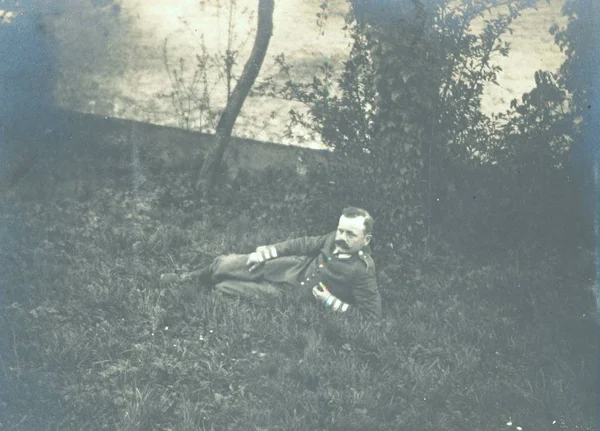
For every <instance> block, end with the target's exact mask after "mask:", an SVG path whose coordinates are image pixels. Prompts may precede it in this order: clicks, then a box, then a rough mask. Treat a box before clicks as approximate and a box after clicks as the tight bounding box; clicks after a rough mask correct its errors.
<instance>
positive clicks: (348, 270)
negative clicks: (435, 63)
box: [161, 207, 381, 319]
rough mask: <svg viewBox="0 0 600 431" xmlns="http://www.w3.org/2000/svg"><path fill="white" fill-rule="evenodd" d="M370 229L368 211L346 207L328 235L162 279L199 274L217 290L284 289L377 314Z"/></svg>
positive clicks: (341, 309)
mask: <svg viewBox="0 0 600 431" xmlns="http://www.w3.org/2000/svg"><path fill="white" fill-rule="evenodd" d="M372 231H373V218H372V217H371V215H370V214H369V213H368V212H367V211H365V210H363V209H361V208H354V207H349V208H345V209H344V211H343V212H342V216H341V217H340V220H339V224H338V227H337V230H336V231H334V232H331V233H329V234H327V235H323V236H316V237H303V238H296V239H291V240H288V241H284V242H280V243H277V244H272V245H266V246H260V247H258V248H257V249H256V251H254V252H253V253H251V254H249V255H239V254H233V255H228V256H219V257H217V258H216V259H215V260H214V261H213V262H212V263H211V264H210V265H209V266H208V267H207V268H204V269H202V270H199V271H194V272H190V273H184V274H182V275H179V276H178V275H175V274H163V275H162V276H161V279H162V280H163V281H176V280H181V281H183V280H189V279H192V278H198V279H199V280H200V282H201V283H202V284H205V285H209V286H214V288H215V290H217V291H220V292H223V293H226V294H233V295H242V296H261V295H264V294H267V295H273V296H280V295H281V294H285V293H288V294H291V295H292V296H293V297H296V298H297V299H304V298H310V297H311V294H312V296H313V297H314V298H316V300H317V302H319V303H320V304H322V305H323V306H324V307H325V308H327V309H328V310H332V311H334V312H338V313H350V314H354V313H355V312H358V313H360V314H361V315H363V316H364V317H367V318H369V319H380V318H381V297H380V296H379V291H378V288H377V281H376V278H375V265H374V263H373V259H372V258H371V249H370V247H369V243H370V242H371V237H372V236H371V235H372ZM354 310H356V311H354Z"/></svg>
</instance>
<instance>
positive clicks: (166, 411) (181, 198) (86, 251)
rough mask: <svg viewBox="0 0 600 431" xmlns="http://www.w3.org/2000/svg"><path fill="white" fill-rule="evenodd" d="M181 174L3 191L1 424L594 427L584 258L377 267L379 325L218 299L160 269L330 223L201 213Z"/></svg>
mask: <svg viewBox="0 0 600 431" xmlns="http://www.w3.org/2000/svg"><path fill="white" fill-rule="evenodd" d="M185 175H186V174H183V173H171V174H165V173H162V174H161V175H156V176H151V175H148V181H147V183H145V184H143V185H140V186H135V187H133V186H131V184H128V183H126V182H125V183H118V182H117V181H116V180H111V181H108V180H107V181H106V182H105V183H104V184H103V187H102V188H100V189H99V190H97V191H95V192H93V193H90V194H86V195H78V196H77V195H75V194H74V193H70V192H67V193H63V194H62V195H61V193H60V191H59V190H58V189H56V190H55V193H54V194H46V196H45V197H44V198H42V197H41V196H39V195H38V194H36V193H38V192H36V190H38V189H36V188H35V187H39V186H34V182H33V181H30V182H29V183H22V184H19V185H18V186H16V187H15V189H13V191H12V192H11V193H12V194H7V195H5V196H4V198H3V208H4V211H3V229H4V231H3V240H2V241H3V247H2V255H1V259H2V268H3V271H4V273H3V292H2V296H3V298H4V304H2V306H3V309H2V320H1V325H2V328H1V330H0V334H5V337H4V339H3V340H1V341H3V342H4V346H5V347H6V348H5V349H3V350H2V362H1V367H0V376H1V377H0V382H4V383H3V384H2V388H1V389H0V430H11V431H17V430H23V431H25V430H27V431H31V430H61V431H64V430H104V429H108V430H140V431H145V430H173V431H175V430H178V431H179V430H244V431H246V430H269V431H272V430H282V431H283V430H285V431H294V430H311V431H313V430H314V431H318V430H323V431H324V430H327V431H334V430H339V431H351V430H356V431H370V430H373V431H375V430H381V431H383V430H389V431H397V430H415V431H416V430H419V431H427V430H431V431H440V430H456V431H459V430H461V431H462V430H511V431H512V430H519V429H522V430H550V429H565V430H592V429H593V423H594V422H593V420H594V414H595V407H596V400H595V390H596V382H595V373H596V360H597V351H596V350H597V345H598V342H597V340H598V333H597V329H596V327H595V323H594V320H593V318H592V315H593V304H594V302H593V299H592V295H591V292H590V290H589V289H588V288H586V286H588V287H589V286H590V285H591V280H589V277H588V276H587V273H586V268H587V267H588V264H591V260H590V259H589V256H588V257H587V258H586V257H585V255H584V254H582V256H581V258H580V259H579V261H580V262H583V263H582V264H581V265H580V268H583V269H579V270H577V269H573V268H572V269H571V271H559V270H558V269H557V268H558V267H559V266H558V265H556V264H555V262H554V261H553V260H552V258H551V257H547V258H543V259H542V258H538V259H529V260H527V261H515V262H506V261H494V260H492V259H489V261H488V262H486V263H484V264H474V263H473V260H472V259H470V258H469V256H460V255H458V254H457V253H453V252H452V247H451V246H447V247H446V248H445V250H447V251H446V252H444V253H442V252H440V253H437V254H436V255H433V256H430V257H429V258H428V259H427V261H425V260H423V262H422V263H420V262H419V261H418V260H417V261H416V263H414V262H412V263H410V264H407V263H406V262H403V261H401V260H399V259H392V258H389V257H388V258H387V259H385V261H386V262H388V263H387V264H386V265H381V266H379V268H378V269H379V271H378V278H379V284H380V288H381V290H382V295H383V298H384V313H385V319H384V321H383V322H382V324H381V325H371V326H368V325H364V324H361V323H358V322H350V321H347V320H346V319H345V318H344V317H340V316H336V315H332V314H329V313H327V312H326V311H325V310H324V309H321V308H319V307H317V306H316V305H313V304H292V303H286V302H280V303H277V304H267V303H250V302H246V301H242V300H239V299H235V298H224V297H220V296H217V295H216V294H213V293H211V292H208V291H206V290H204V289H201V288H200V287H199V286H197V285H195V284H192V283H183V284H169V285H164V284H161V283H160V282H159V276H160V274H161V273H164V272H172V271H181V270H190V269H193V268H196V267H199V266H201V265H203V264H206V263H208V262H209V261H210V260H211V259H212V258H213V257H215V256H217V255H219V254H222V253H229V252H234V251H235V252H244V251H249V250H251V249H253V248H254V247H255V246H256V245H260V244H263V243H267V242H270V241H275V240H283V239H286V238H288V237H292V236H295V235H304V234H321V233H324V232H322V231H317V232H311V229H310V226H315V225H319V223H320V226H327V225H329V224H331V227H332V228H333V226H334V224H335V222H336V221H335V220H320V219H319V215H318V214H315V213H293V214H292V213H290V214H278V217H277V218H272V217H271V216H270V215H269V214H270V213H269V212H268V206H265V205H266V204H257V205H256V206H248V207H247V208H246V209H243V208H242V209H235V210H232V205H231V202H230V201H227V200H226V199H225V198H223V199H221V200H216V201H214V202H211V203H207V202H198V201H195V200H194V198H193V197H192V196H191V195H190V194H189V192H188V191H187V190H188V184H189V178H188V177H186V176H185ZM150 183H152V184H153V185H151V186H150V185H149V184H150ZM46 190H47V189H46ZM65 190H68V189H67V188H65ZM252 192H253V193H257V194H260V190H253V191H252ZM261 205H262V206H261ZM313 221H314V223H313ZM441 249H443V248H441ZM379 257H380V258H381V259H380V260H384V259H383V257H382V256H379ZM375 259H376V262H377V255H376V256H375ZM586 259H587V260H586ZM588 260H589V262H588ZM425 262H427V263H426V264H425Z"/></svg>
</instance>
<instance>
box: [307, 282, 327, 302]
mask: <svg viewBox="0 0 600 431" xmlns="http://www.w3.org/2000/svg"><path fill="white" fill-rule="evenodd" d="M312 294H313V296H314V297H315V298H317V300H318V301H319V302H321V303H323V304H324V303H325V301H327V299H328V298H329V297H330V296H331V293H329V289H327V287H326V286H325V285H324V284H323V283H321V282H319V284H318V285H316V286H315V287H313V288H312Z"/></svg>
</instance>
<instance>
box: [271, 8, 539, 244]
mask: <svg viewBox="0 0 600 431" xmlns="http://www.w3.org/2000/svg"><path fill="white" fill-rule="evenodd" d="M534 3H535V2H533V1H510V2H502V4H503V5H504V7H505V8H504V9H500V12H499V13H497V14H496V16H495V17H494V18H490V19H487V20H486V21H485V25H484V27H483V30H482V32H481V33H479V34H474V33H472V32H471V31H470V26H471V24H472V23H473V21H474V20H475V19H479V18H484V17H485V15H486V13H487V12H488V11H490V10H491V9H492V8H494V7H495V6H499V5H500V2H489V1H470V2H463V3H456V2H410V1H404V2H389V4H388V3H384V4H383V5H378V6H377V11H376V10H375V9H372V10H371V9H369V6H368V4H367V3H366V2H358V1H357V2H352V4H353V7H354V20H351V21H350V22H349V26H350V31H351V35H352V41H353V47H352V51H351V53H350V58H349V59H348V60H347V61H346V62H345V65H344V72H343V74H342V76H341V78H340V79H339V81H338V83H337V87H336V88H335V90H332V91H329V90H328V89H325V88H324V86H323V82H322V81H321V80H320V79H318V78H317V77H316V76H315V77H314V78H313V81H312V82H311V83H308V84H303V83H298V82H293V81H291V80H289V81H288V82H287V84H286V85H285V87H284V88H282V89H279V92H280V94H281V95H282V96H283V97H285V98H289V99H292V100H298V101H301V102H303V103H304V104H305V105H306V106H307V110H306V112H300V111H292V112H291V121H290V125H289V129H288V132H289V133H291V130H292V129H293V128H294V126H296V125H297V124H300V125H302V126H304V127H305V128H308V129H309V130H312V131H313V136H312V138H315V137H317V136H319V135H320V136H321V137H322V139H323V141H324V142H325V143H326V144H327V145H329V146H330V147H331V148H332V149H333V150H334V160H336V163H332V168H331V172H330V174H331V178H335V179H336V180H337V181H336V182H337V183H338V185H339V186H340V188H343V189H344V190H345V191H344V193H348V191H351V192H350V194H351V196H353V197H354V198H357V199H360V200H362V201H364V202H365V206H367V207H368V208H370V209H372V211H373V212H374V214H375V215H376V217H377V218H378V220H380V221H381V223H382V224H384V225H386V226H389V227H390V228H392V226H393V231H390V232H387V235H385V236H386V238H389V239H390V240H392V243H393V244H394V245H395V246H397V247H400V248H405V249H407V250H408V249H413V250H414V247H415V246H417V247H418V246H420V245H423V243H424V242H427V241H428V240H429V239H431V235H433V229H434V228H435V224H436V222H437V221H439V219H440V218H443V214H444V212H443V210H442V209H441V206H440V205H439V204H438V202H439V200H440V199H439V198H440V197H443V196H446V195H447V194H448V184H452V183H458V182H460V179H461V178H460V177H461V175H462V172H463V169H464V167H465V166H468V165H477V164H478V163H479V161H478V159H477V154H476V149H479V150H481V147H479V148H477V144H478V143H481V142H482V141H485V144H484V145H488V143H489V141H490V139H491V138H492V135H493V127H492V126H493V124H492V123H491V122H490V120H489V119H488V118H486V117H485V116H483V115H482V114H481V113H480V112H479V108H480V99H481V95H482V91H483V87H484V85H486V84H488V83H494V82H495V79H496V76H497V73H498V71H499V69H498V67H497V66H495V65H494V64H493V62H492V58H493V57H494V56H495V55H507V53H508V45H507V44H506V43H505V42H503V41H502V36H503V35H504V34H505V33H507V32H509V31H510V24H511V23H512V22H513V20H514V19H516V18H517V17H518V16H519V13H520V11H521V10H523V9H524V8H526V7H529V6H531V5H533V4H534ZM415 5H416V6H415ZM503 10H505V12H502V11H503ZM383 16H385V17H386V19H385V20H384V19H381V17H383ZM407 59H410V61H407ZM323 67H324V68H327V67H328V66H327V65H325V66H323ZM484 150H486V151H487V150H488V148H484ZM373 190H377V193H376V194H373V193H372V192H373Z"/></svg>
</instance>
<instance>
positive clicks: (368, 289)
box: [352, 268, 382, 320]
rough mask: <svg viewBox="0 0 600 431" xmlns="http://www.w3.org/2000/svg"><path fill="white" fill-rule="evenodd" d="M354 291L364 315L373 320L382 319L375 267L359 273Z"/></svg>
mask: <svg viewBox="0 0 600 431" xmlns="http://www.w3.org/2000/svg"><path fill="white" fill-rule="evenodd" d="M352 293H353V295H354V299H355V301H356V308H357V309H358V311H360V313H361V314H362V315H363V316H365V317H367V318H368V319H371V320H379V319H381V317H382V313H381V296H380V294H379V289H378V287H377V279H376V278H375V272H374V270H373V268H369V269H367V270H362V271H360V272H359V274H357V276H356V279H355V284H354V288H353V289H352Z"/></svg>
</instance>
